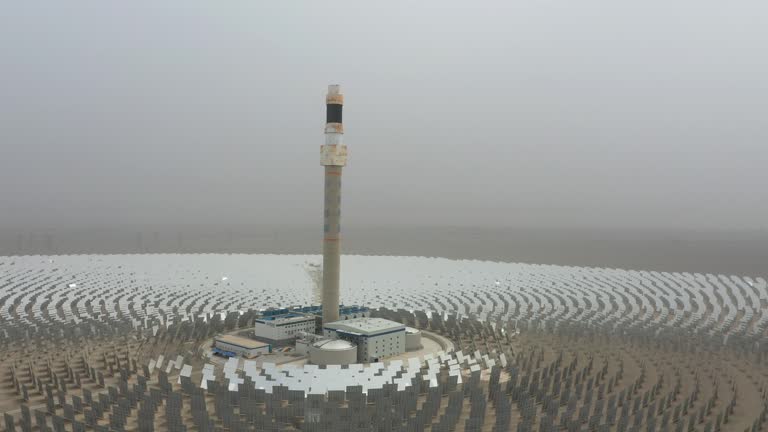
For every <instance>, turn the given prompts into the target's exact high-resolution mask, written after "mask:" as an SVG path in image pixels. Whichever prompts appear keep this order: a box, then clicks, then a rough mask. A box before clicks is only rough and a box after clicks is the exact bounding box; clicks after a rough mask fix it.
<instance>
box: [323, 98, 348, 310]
mask: <svg viewBox="0 0 768 432" xmlns="http://www.w3.org/2000/svg"><path fill="white" fill-rule="evenodd" d="M325 106H326V116H325V145H323V146H322V147H321V148H320V165H322V166H324V167H325V216H324V218H323V221H324V223H325V225H324V227H323V232H324V234H323V322H324V323H329V322H334V321H338V320H339V265H340V261H341V259H340V254H341V227H340V225H339V223H340V221H341V172H342V169H343V168H344V166H345V165H346V164H347V146H345V145H344V142H343V138H344V125H343V124H342V121H341V111H342V107H343V106H344V95H343V94H341V87H340V86H338V85H329V86H328V94H327V95H326V97H325Z"/></svg>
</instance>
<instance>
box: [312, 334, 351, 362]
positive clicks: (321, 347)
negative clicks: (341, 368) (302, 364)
mask: <svg viewBox="0 0 768 432" xmlns="http://www.w3.org/2000/svg"><path fill="white" fill-rule="evenodd" d="M309 361H310V362H311V363H312V364H316V365H345V364H352V363H357V345H355V344H353V343H351V342H348V341H345V340H342V339H325V340H321V341H317V342H315V343H313V344H312V346H311V347H310V348H309Z"/></svg>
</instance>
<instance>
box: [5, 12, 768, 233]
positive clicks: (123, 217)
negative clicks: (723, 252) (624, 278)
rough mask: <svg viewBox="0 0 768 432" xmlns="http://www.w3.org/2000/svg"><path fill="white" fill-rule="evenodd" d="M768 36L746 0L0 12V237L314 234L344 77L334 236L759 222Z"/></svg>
mask: <svg viewBox="0 0 768 432" xmlns="http://www.w3.org/2000/svg"><path fill="white" fill-rule="evenodd" d="M267 5H268V6H267ZM765 22H768V5H767V4H766V3H765V2H760V1H737V2H722V1H691V0H684V1H677V2H669V1H661V0H649V1H643V2H632V3H626V2H610V1H595V0H585V1H579V2H572V1H543V2H526V1H516V2H501V1H498V2H481V3H469V2H454V1H444V0H443V1H434V0H429V1H421V2H404V1H394V2H385V3H375V4H372V3H368V2H354V1H343V2H335V1H333V2H303V3H301V4H298V3H292V4H288V2H271V3H257V2H231V3H230V2H228V3H221V2H198V1H181V0H170V1H166V2H157V1H149V0H134V1H131V2H99V1H80V0H75V1H70V2H7V3H6V4H5V5H3V7H2V13H0V59H2V64H3V66H2V79H0V148H1V149H2V157H0V184H2V189H0V203H2V204H0V205H1V206H2V216H0V230H5V231H6V232H10V233H13V232H19V233H24V232H27V231H34V230H67V229H88V228H89V227H99V229H107V230H108V229H110V228H115V229H125V228H126V227H134V226H165V227H171V229H169V232H173V231H174V230H173V228H172V227H174V226H179V227H182V226H210V227H227V226H243V225H251V224H252V225H255V226H260V225H264V226H272V225H299V226H320V223H321V215H322V199H323V198H322V190H323V181H322V176H323V174H322V168H321V167H320V165H319V146H320V144H322V143H323V125H324V121H325V117H324V115H325V114H324V113H325V111H324V110H325V107H324V94H325V91H326V86H327V85H328V84H331V83H338V84H341V86H342V90H343V92H344V94H345V97H346V102H345V119H344V123H345V130H346V136H345V141H346V143H347V144H348V146H349V152H350V157H349V164H348V166H347V168H346V169H345V173H344V185H343V196H344V198H343V204H342V205H343V214H342V227H343V226H345V225H349V226H357V227H366V226H463V227H484V228H493V227H533V228H541V227H544V228H549V227H551V228H562V229H567V228H579V227H584V228H589V229H595V228H609V229H619V230H620V229H638V228H642V229H658V230H675V229H684V230H704V231H723V230H725V231H728V230H758V231H763V232H764V231H765V229H766V227H768V222H767V221H768V199H766V189H765V188H766V184H768V170H766V163H767V162H768V146H767V145H766V143H767V142H768V122H766V118H768V102H766V101H768V56H766V55H765V53H766V52H768V27H766V26H765ZM222 229H227V228H222ZM9 238H13V237H9ZM318 247H319V243H318Z"/></svg>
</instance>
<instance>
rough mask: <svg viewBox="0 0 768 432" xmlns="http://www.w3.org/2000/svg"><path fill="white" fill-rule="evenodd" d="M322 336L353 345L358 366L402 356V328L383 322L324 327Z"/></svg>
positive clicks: (369, 320)
mask: <svg viewBox="0 0 768 432" xmlns="http://www.w3.org/2000/svg"><path fill="white" fill-rule="evenodd" d="M323 335H324V336H326V337H328V338H332V339H343V340H346V341H349V342H352V343H354V344H355V345H357V361H358V362H363V363H370V362H377V361H380V360H382V359H384V358H386V357H391V356H395V355H398V354H402V353H404V352H405V324H400V323H398V322H394V321H390V320H387V319H384V318H357V319H349V320H343V321H336V322H332V323H328V324H324V325H323Z"/></svg>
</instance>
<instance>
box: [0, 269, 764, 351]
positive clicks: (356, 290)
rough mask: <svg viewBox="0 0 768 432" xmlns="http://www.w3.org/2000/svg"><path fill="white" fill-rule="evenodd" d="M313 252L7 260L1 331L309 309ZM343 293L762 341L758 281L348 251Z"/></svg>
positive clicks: (426, 306)
mask: <svg viewBox="0 0 768 432" xmlns="http://www.w3.org/2000/svg"><path fill="white" fill-rule="evenodd" d="M319 262H320V257H318V256H311V255H225V254H196V255H175V254H163V255H68V256H23V257H3V258H0V331H1V330H2V328H3V327H7V326H21V327H24V326H37V325H41V324H44V325H50V324H57V325H64V326H66V325H71V324H76V323H79V322H83V321H87V320H93V319H97V320H102V321H103V320H106V321H108V322H109V321H113V322H114V321H120V322H125V321H130V322H132V323H133V324H134V326H136V327H149V326H151V325H162V324H165V323H168V322H169V320H171V319H173V318H176V317H181V318H183V319H194V318H196V317H200V316H206V314H212V313H224V312H232V311H246V310H249V309H264V308H269V307H286V306H291V305H308V304H312V303H313V302H314V300H315V299H316V298H317V286H316V285H315V282H314V280H316V278H313V277H312V275H311V272H310V264H317V263H319ZM341 290H342V292H341V298H342V302H343V303H346V304H360V305H366V306H369V307H372V308H378V307H387V308H390V309H406V310H412V311H413V310H420V311H430V312H437V313H455V314H458V315H462V316H474V317H477V318H479V319H502V320H506V319H514V320H518V321H521V322H525V323H531V322H533V323H536V322H547V323H550V324H552V323H554V324H555V325H557V324H558V323H567V322H576V321H577V322H580V323H582V324H583V323H589V324H593V325H595V326H608V327H610V328H632V327H642V328H649V327H650V328H665V327H670V328H672V327H673V328H678V329H687V330H690V331H694V332H706V333H708V334H711V335H712V334H715V335H716V334H723V335H729V334H739V335H749V336H753V337H755V336H757V337H760V336H762V335H763V334H764V333H765V331H766V329H768V311H766V306H768V286H767V285H766V281H765V280H764V279H762V278H754V279H752V278H749V277H737V276H722V275H709V274H707V275H704V274H689V273H660V272H646V271H628V270H618V269H604V268H580V267H563V266H551V265H531V264H517V263H497V262H488V261H468V260H449V259H443V258H425V257H389V256H344V257H343V258H342V281H341Z"/></svg>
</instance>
